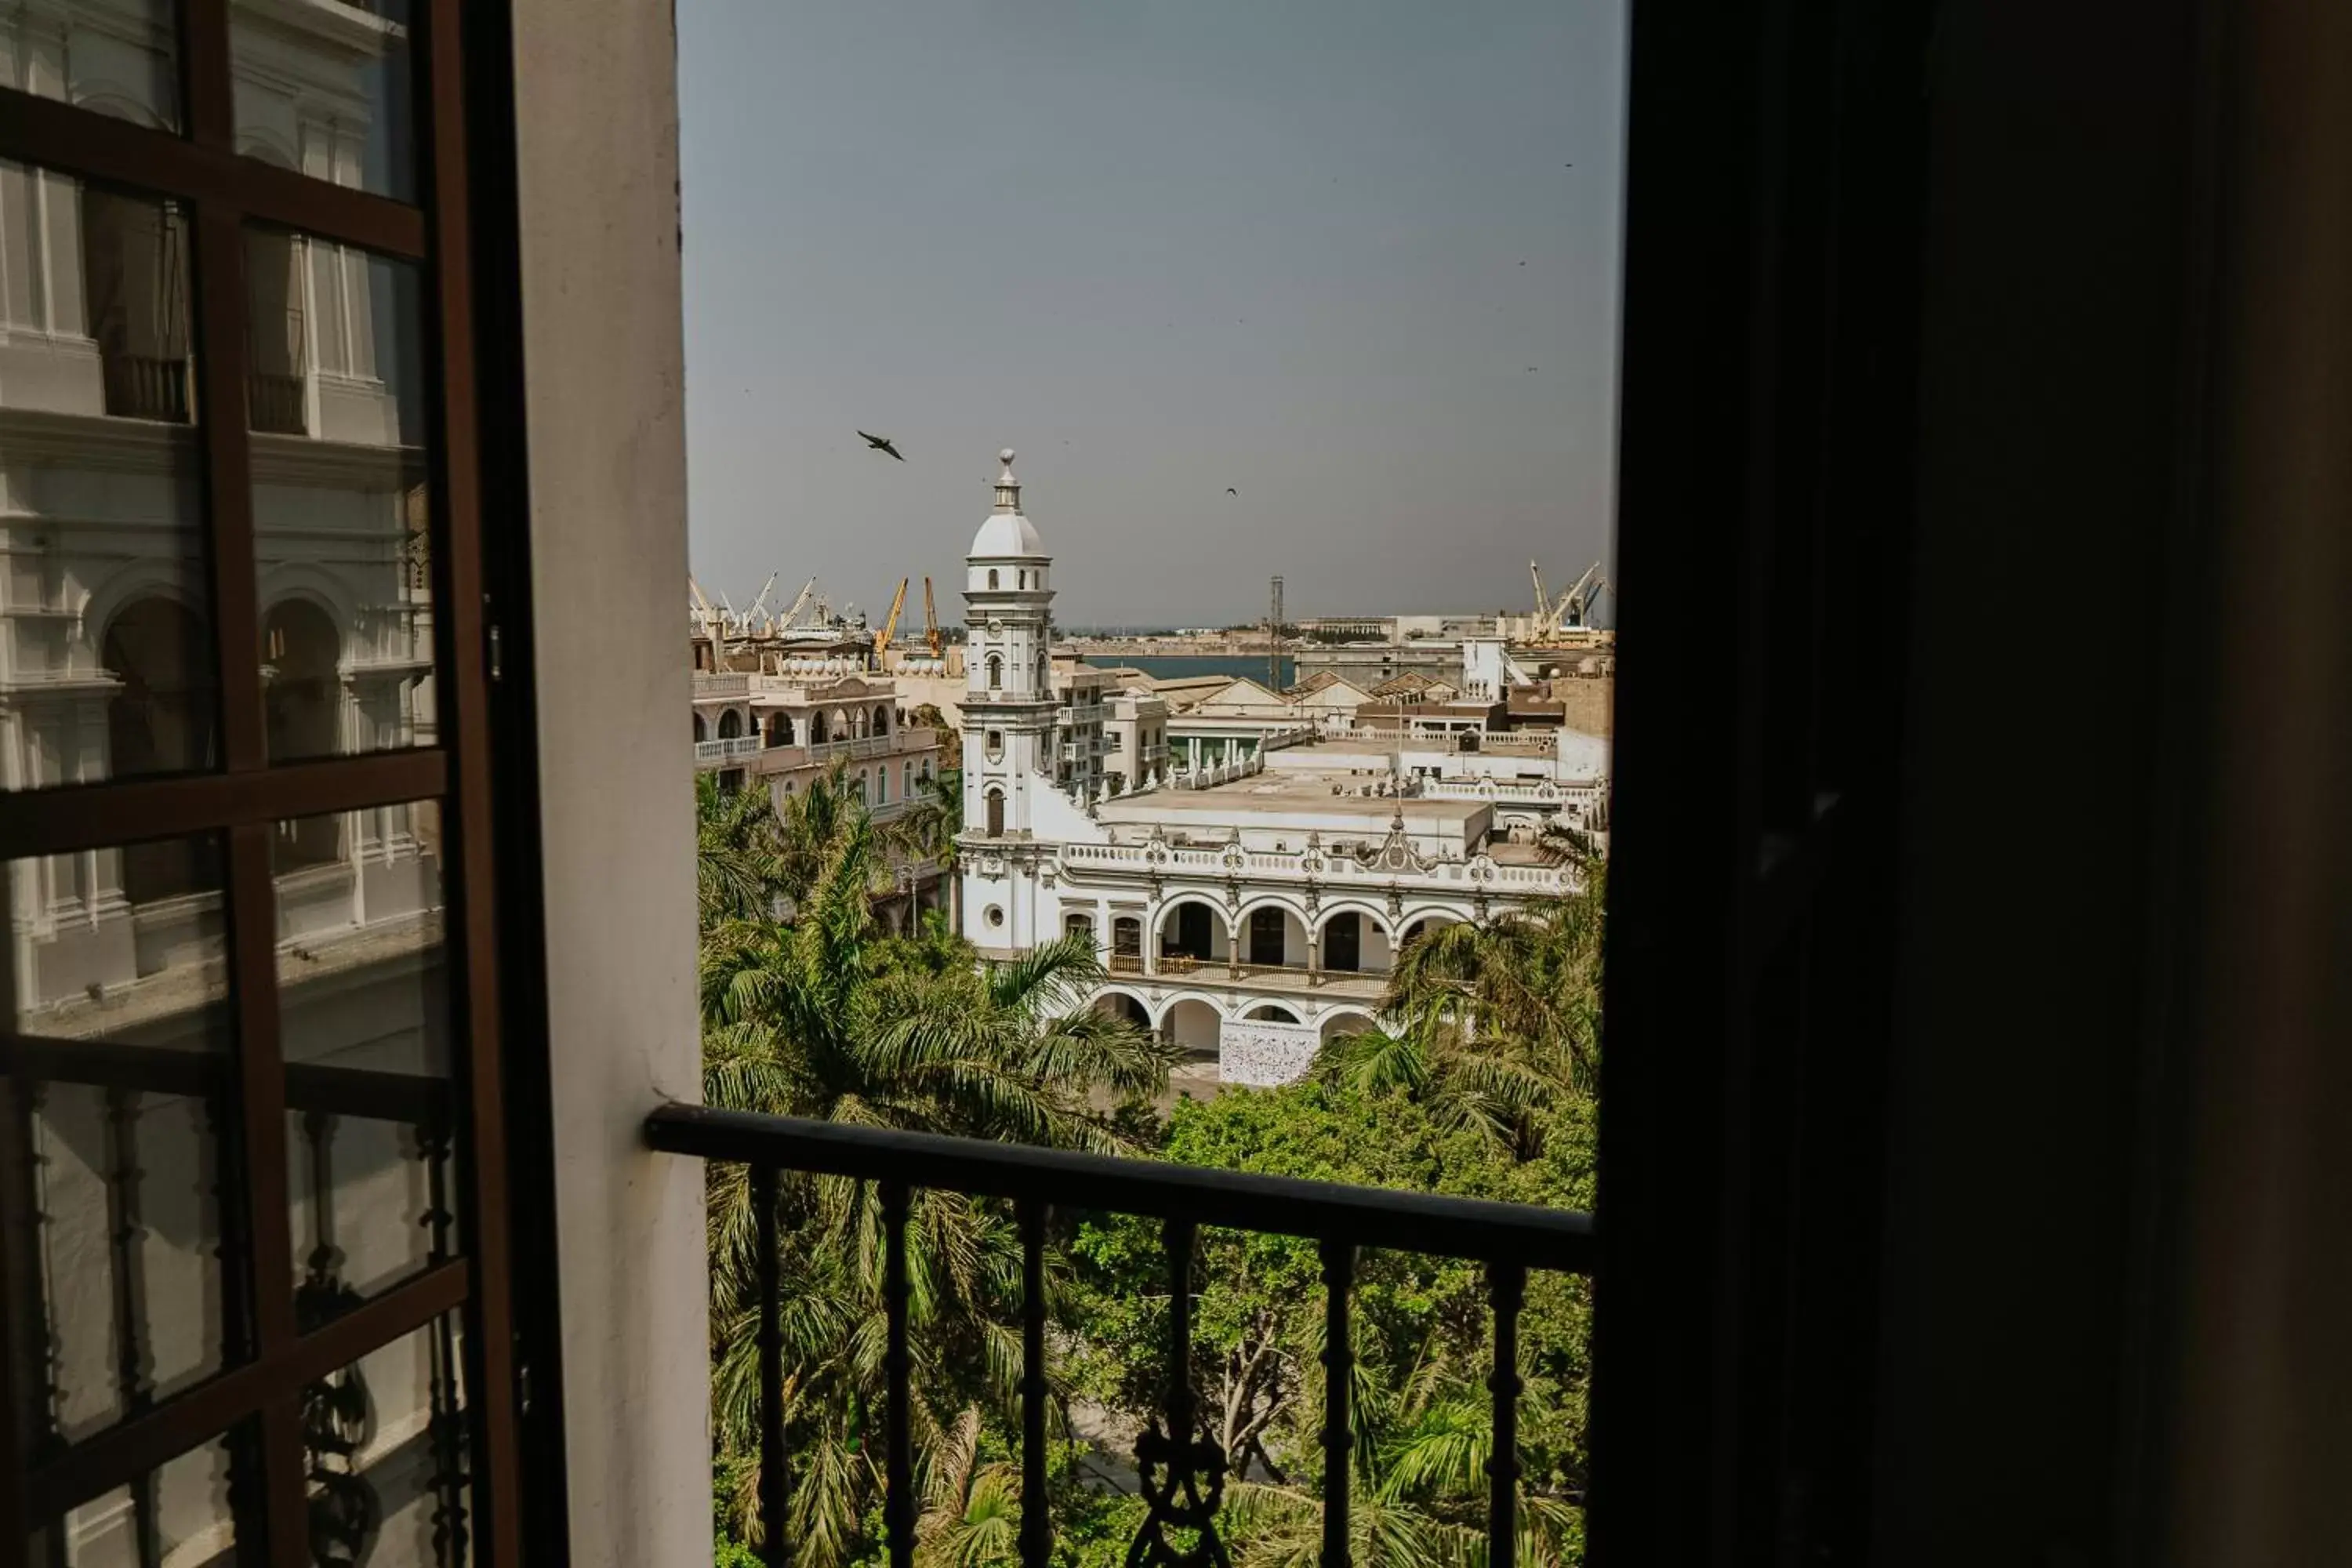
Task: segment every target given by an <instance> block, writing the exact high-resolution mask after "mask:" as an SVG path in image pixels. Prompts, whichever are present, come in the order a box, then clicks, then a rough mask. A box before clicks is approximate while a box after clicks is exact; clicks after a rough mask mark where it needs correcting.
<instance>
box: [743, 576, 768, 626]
mask: <svg viewBox="0 0 2352 1568" xmlns="http://www.w3.org/2000/svg"><path fill="white" fill-rule="evenodd" d="M775 585H776V574H774V573H773V572H771V573H769V574H768V580H767V581H766V582H764V583H762V584H760V596H759V597H758V598H756V599H754V600H752V601H751V608H750V609H748V610H746V611H744V612H743V629H744V630H745V631H746V632H749V631H752V630H754V629H755V628H756V626H757V623H758V621H759V619H760V612H761V610H763V609H766V608H767V607H768V593H769V590H771V589H772V588H773V587H775Z"/></svg>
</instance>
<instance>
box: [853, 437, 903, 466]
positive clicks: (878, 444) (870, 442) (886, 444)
mask: <svg viewBox="0 0 2352 1568" xmlns="http://www.w3.org/2000/svg"><path fill="white" fill-rule="evenodd" d="M857 434H858V435H859V437H862V438H863V439H864V440H865V442H866V445H867V446H869V447H873V448H874V449H875V450H876V451H877V452H887V453H889V454H890V455H891V456H892V457H894V458H898V460H899V461H900V462H902V463H903V462H905V461H906V460H907V458H906V456H905V454H903V453H902V452H900V451H899V450H898V447H894V446H892V445H891V444H890V437H887V436H868V435H866V432H865V431H863V430H860V431H859V432H858V433H857Z"/></svg>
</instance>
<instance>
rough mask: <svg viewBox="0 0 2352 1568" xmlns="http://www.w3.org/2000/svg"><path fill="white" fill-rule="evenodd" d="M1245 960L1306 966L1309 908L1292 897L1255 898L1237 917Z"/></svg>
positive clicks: (1235, 924) (1235, 922)
mask: <svg viewBox="0 0 2352 1568" xmlns="http://www.w3.org/2000/svg"><path fill="white" fill-rule="evenodd" d="M1234 931H1236V932H1237V933H1238V935H1239V938H1240V941H1241V943H1242V962H1243V963H1252V964H1279V965H1282V966H1284V967H1286V968H1291V969H1304V968H1306V967H1307V911H1306V910H1304V909H1303V908H1301V907H1300V906H1299V905H1298V904H1297V903H1295V902H1293V901H1292V900H1289V899H1285V898H1274V897H1260V898H1255V899H1252V900H1250V901H1249V902H1248V903H1247V904H1245V905H1244V906H1243V907H1242V910H1241V913H1240V914H1239V915H1237V916H1235V917H1234Z"/></svg>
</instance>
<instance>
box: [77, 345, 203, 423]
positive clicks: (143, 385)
mask: <svg viewBox="0 0 2352 1568" xmlns="http://www.w3.org/2000/svg"><path fill="white" fill-rule="evenodd" d="M99 380H100V384H101V387H102V389H103V391H104V395H105V397H106V411H107V413H109V414H110V415H112V416H115V417H116V418H118V419H161V420H163V421H166V422H167V423H170V424H173V425H185V424H186V423H187V422H188V362H187V361H186V360H185V359H167V358H162V357H158V356H156V355H153V354H132V353H101V354H100V356H99Z"/></svg>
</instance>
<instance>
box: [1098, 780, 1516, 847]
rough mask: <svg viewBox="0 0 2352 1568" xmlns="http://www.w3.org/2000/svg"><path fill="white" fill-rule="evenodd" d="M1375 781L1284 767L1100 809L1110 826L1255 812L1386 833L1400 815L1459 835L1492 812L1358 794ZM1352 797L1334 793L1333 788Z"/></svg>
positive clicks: (1459, 803)
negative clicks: (1305, 816)
mask: <svg viewBox="0 0 2352 1568" xmlns="http://www.w3.org/2000/svg"><path fill="white" fill-rule="evenodd" d="M1370 782H1372V781H1371V775H1370V774H1367V773H1349V772H1348V770H1347V769H1345V768H1336V769H1331V770H1328V771H1325V770H1310V769H1306V768H1284V769H1282V770H1281V771H1280V772H1274V771H1271V770H1269V771H1268V772H1265V773H1254V774H1252V775H1251V776H1249V777H1247V778H1239V779H1235V780H1234V781H1233V782H1232V783H1230V784H1217V785H1215V786H1213V788H1209V789H1156V790H1153V791H1151V792H1150V794H1148V795H1123V796H1120V797H1118V798H1116V799H1112V800H1107V801H1105V802H1103V803H1102V805H1100V806H1098V807H1097V808H1096V815H1097V817H1098V818H1099V819H1100V820H1101V821H1104V822H1109V823H1121V822H1136V823H1141V822H1161V821H1165V820H1167V819H1168V818H1169V817H1170V816H1186V817H1198V818H1200V819H1201V820H1202V821H1203V822H1233V821H1236V820H1238V819H1240V818H1242V817H1244V816H1249V815H1250V814H1252V813H1254V812H1266V813H1276V812H1313V813H1315V814H1316V815H1318V816H1331V817H1336V818H1339V819H1342V820H1343V821H1345V822H1346V823H1347V825H1348V826H1349V828H1350V829H1353V828H1356V827H1358V826H1364V827H1371V828H1378V829H1380V830H1381V831H1382V832H1385V831H1386V830H1387V828H1388V825H1389V820H1390V819H1391V817H1393V816H1396V815H1397V813H1398V812H1399V811H1402V812H1403V813H1404V817H1405V821H1406V822H1408V823H1409V824H1412V826H1414V827H1416V828H1418V829H1421V830H1423V831H1427V830H1429V829H1431V828H1433V827H1435V826H1438V825H1440V824H1446V825H1450V826H1453V827H1454V829H1455V830H1456V831H1459V830H1460V828H1461V826H1462V825H1464V824H1465V823H1467V822H1468V821H1469V820H1470V819H1471V818H1472V817H1474V816H1477V815H1478V814H1479V813H1481V812H1483V811H1485V810H1486V804H1485V803H1484V802H1481V801H1476V800H1432V799H1428V798H1426V797H1423V796H1414V795H1358V794H1356V793H1355V792H1356V791H1357V790H1359V789H1360V788H1362V787H1363V786H1364V785H1365V784H1369V783H1370ZM1335 784H1336V785H1339V786H1340V787H1341V788H1342V789H1343V790H1344V791H1345V792H1346V793H1344V794H1340V795H1334V794H1332V793H1331V791H1332V786H1334V785H1335Z"/></svg>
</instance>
